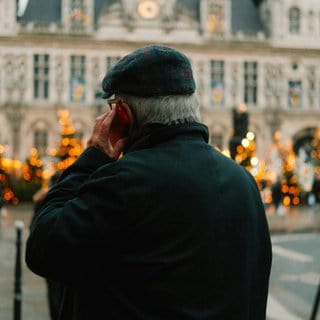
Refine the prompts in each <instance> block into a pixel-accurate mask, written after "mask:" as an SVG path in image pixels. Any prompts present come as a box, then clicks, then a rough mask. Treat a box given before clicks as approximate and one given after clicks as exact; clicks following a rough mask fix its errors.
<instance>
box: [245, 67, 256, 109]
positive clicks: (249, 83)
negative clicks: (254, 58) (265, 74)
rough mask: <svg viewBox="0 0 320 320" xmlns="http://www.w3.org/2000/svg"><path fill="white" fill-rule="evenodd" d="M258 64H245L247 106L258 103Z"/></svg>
mask: <svg viewBox="0 0 320 320" xmlns="http://www.w3.org/2000/svg"><path fill="white" fill-rule="evenodd" d="M257 71H258V65H257V62H245V63H244V102H245V104H256V103H257V94H258V87H257V79H258V73H257Z"/></svg>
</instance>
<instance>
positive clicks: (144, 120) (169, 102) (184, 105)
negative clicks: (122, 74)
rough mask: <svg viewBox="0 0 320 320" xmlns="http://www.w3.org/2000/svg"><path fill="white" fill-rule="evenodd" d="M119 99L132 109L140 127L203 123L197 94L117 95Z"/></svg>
mask: <svg viewBox="0 0 320 320" xmlns="http://www.w3.org/2000/svg"><path fill="white" fill-rule="evenodd" d="M117 98H119V99H121V100H122V101H123V102H126V103H127V104H128V105H129V106H130V107H131V110H132V112H133V114H134V116H135V121H136V124H137V125H138V126H139V127H142V126H143V125H146V124H151V123H158V124H163V125H168V124H175V123H190V122H200V121H201V118H200V104H199V99H198V97H197V95H196V94H188V95H172V96H155V97H137V96H131V95H127V94H117Z"/></svg>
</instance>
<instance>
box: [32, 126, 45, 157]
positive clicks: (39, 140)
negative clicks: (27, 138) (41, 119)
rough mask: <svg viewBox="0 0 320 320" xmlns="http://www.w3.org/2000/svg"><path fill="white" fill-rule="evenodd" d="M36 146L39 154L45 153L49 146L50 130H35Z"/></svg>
mask: <svg viewBox="0 0 320 320" xmlns="http://www.w3.org/2000/svg"><path fill="white" fill-rule="evenodd" d="M34 146H35V147H36V149H37V150H38V154H39V155H44V154H45V153H46V150H47V147H48V131H47V130H45V129H37V130H36V131H35V132H34Z"/></svg>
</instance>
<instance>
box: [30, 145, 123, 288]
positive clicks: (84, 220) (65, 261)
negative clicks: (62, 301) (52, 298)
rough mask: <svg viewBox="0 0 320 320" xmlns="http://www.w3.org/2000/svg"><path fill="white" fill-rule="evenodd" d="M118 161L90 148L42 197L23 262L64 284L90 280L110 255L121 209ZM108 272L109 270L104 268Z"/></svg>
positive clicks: (38, 272) (120, 182)
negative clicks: (43, 197) (106, 256)
mask: <svg viewBox="0 0 320 320" xmlns="http://www.w3.org/2000/svg"><path fill="white" fill-rule="evenodd" d="M116 168H117V164H116V162H114V161H113V160H111V159H109V158H108V157H107V156H106V155H105V154H103V153H102V152H101V151H99V150H97V149H94V148H88V149H87V150H86V151H84V153H83V154H82V155H81V156H80V157H79V158H78V160H77V161H76V162H75V163H74V164H73V165H72V166H70V167H69V168H68V169H67V170H66V171H65V172H64V173H63V175H62V177H61V178H60V180H59V182H58V183H57V184H56V185H54V186H53V187H52V188H51V189H50V191H49V192H48V194H47V196H46V198H45V199H44V200H43V202H42V204H41V207H40V210H39V214H38V215H37V218H36V219H35V221H33V222H32V225H31V227H30V234H29V237H28V240H27V244H26V255H25V257H26V263H27V265H28V267H29V268H30V269H31V270H32V271H33V272H34V273H36V274H38V275H40V276H43V277H45V278H48V279H52V280H56V281H60V282H63V283H66V284H72V285H76V284H77V283H82V284H83V283H84V282H86V281H87V282H92V278H93V277H94V276H95V274H101V271H100V270H101V269H102V268H105V263H103V260H104V258H102V257H105V255H110V256H112V252H113V251H114V247H115V243H117V241H116V239H115V238H116V237H118V236H119V234H118V232H120V231H122V230H120V229H121V228H122V227H121V223H120V222H121V215H122V212H123V211H124V207H125V198H124V196H123V194H122V190H123V187H122V181H121V177H119V175H118V172H117V169H116ZM105 273H107V270H105Z"/></svg>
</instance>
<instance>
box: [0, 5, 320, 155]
mask: <svg viewBox="0 0 320 320" xmlns="http://www.w3.org/2000/svg"><path fill="white" fill-rule="evenodd" d="M21 6H22V2H21V1H19V0H17V1H13V0H1V1H0V15H1V19H0V64H1V69H0V144H1V145H3V146H6V148H5V152H6V155H7V156H8V157H11V158H14V159H21V160H23V159H25V158H26V156H27V155H28V153H29V150H30V149H31V147H36V148H37V149H38V151H39V153H40V154H41V155H42V156H45V154H46V152H47V149H48V148H50V147H54V146H55V144H56V142H57V139H58V138H59V128H60V127H59V123H58V118H57V110H59V109H61V108H66V109H68V110H69V112H70V116H71V119H72V121H73V124H74V126H75V128H76V131H77V133H78V134H79V135H80V136H82V137H83V139H84V140H85V139H86V138H88V137H89V135H90V133H91V130H92V126H93V121H94V119H95V117H96V116H97V114H98V113H99V112H101V111H102V110H103V109H104V108H105V106H104V104H103V101H102V100H101V99H100V98H99V96H100V93H101V80H102V78H103V76H104V75H105V73H106V71H107V70H108V69H109V68H110V67H111V66H112V65H113V64H114V63H115V62H116V61H118V59H119V58H120V57H122V56H124V55H125V54H127V53H128V52H130V51H132V50H134V49H136V48H138V47H140V46H143V45H147V44H151V43H161V44H165V45H168V46H173V47H175V48H177V49H178V50H181V51H183V52H185V53H186V54H187V55H188V56H189V57H190V59H191V62H192V65H193V69H194V75H195V79H196V83H197V91H198V94H199V97H200V101H201V113H202V118H203V121H204V123H206V124H207V125H208V127H209V130H210V142H211V143H212V144H213V145H216V146H217V147H219V148H220V149H228V143H229V139H230V136H231V135H232V130H233V127H232V109H234V108H238V107H239V106H243V105H245V106H246V108H247V111H248V113H249V119H250V120H249V129H250V131H253V132H254V133H255V135H256V148H257V149H256V150H257V156H258V157H259V158H261V159H263V158H265V157H266V156H267V154H268V150H269V149H268V147H269V145H270V144H271V142H272V139H273V135H274V133H275V132H276V131H280V132H281V134H282V138H281V139H282V140H283V142H284V143H286V142H287V141H291V142H292V144H293V145H294V147H295V149H299V147H301V146H303V144H304V143H305V142H306V141H307V142H308V141H310V139H311V138H312V137H313V136H315V134H316V131H317V128H318V127H319V120H320V41H319V40H320V2H319V1H318V0H305V1H299V0H255V1H254V0H184V1H183V0H47V1H42V0H29V1H28V3H27V5H26V7H25V8H23V7H21Z"/></svg>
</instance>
